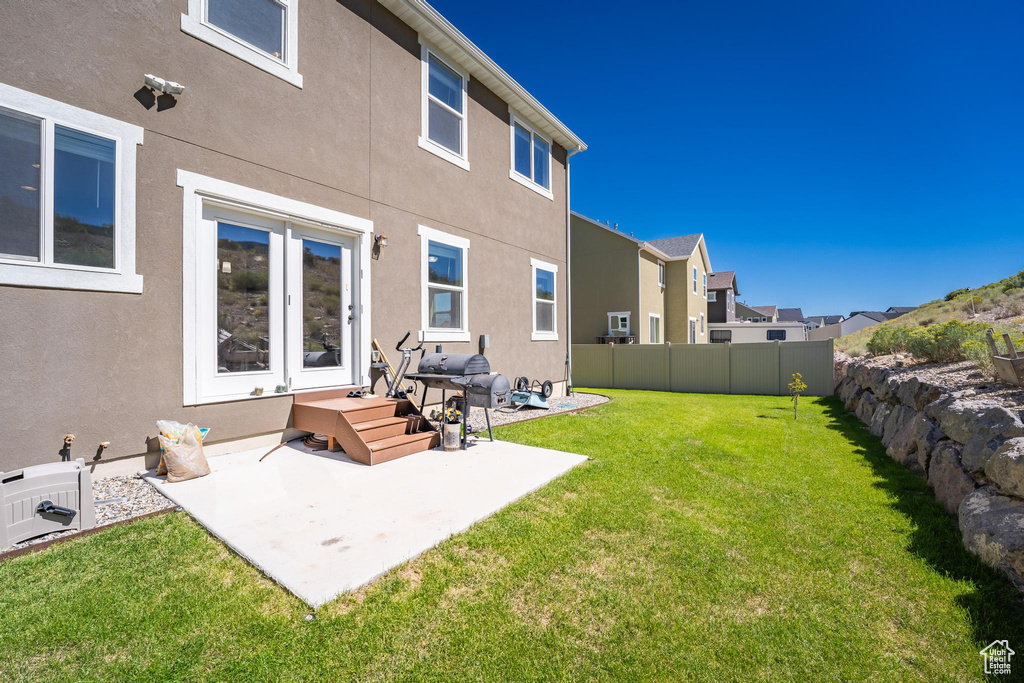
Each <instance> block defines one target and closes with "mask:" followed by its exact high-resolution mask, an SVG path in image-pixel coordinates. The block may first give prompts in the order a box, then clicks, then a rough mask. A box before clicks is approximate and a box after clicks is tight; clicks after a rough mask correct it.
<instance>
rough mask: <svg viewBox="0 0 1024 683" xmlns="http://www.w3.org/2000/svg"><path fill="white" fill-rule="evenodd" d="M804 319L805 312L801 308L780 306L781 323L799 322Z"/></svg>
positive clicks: (779, 317) (779, 318)
mask: <svg viewBox="0 0 1024 683" xmlns="http://www.w3.org/2000/svg"><path fill="white" fill-rule="evenodd" d="M803 319H804V312H803V311H802V310H800V309H799V308H780V309H779V311H778V320H779V322H781V323H798V322H800V321H802V320H803Z"/></svg>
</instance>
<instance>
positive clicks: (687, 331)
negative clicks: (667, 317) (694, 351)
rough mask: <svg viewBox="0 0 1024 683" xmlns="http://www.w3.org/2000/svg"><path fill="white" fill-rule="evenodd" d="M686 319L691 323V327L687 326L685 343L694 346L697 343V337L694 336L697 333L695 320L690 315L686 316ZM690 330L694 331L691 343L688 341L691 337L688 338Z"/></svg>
mask: <svg viewBox="0 0 1024 683" xmlns="http://www.w3.org/2000/svg"><path fill="white" fill-rule="evenodd" d="M688 317H689V319H690V322H691V323H693V325H692V327H689V326H688V327H687V329H686V341H687V342H689V343H691V344H696V343H697V335H696V332H697V319H696V318H694V317H693V316H692V315H691V316H688ZM691 329H692V330H693V331H694V335H693V337H692V339H693V341H690V339H691V337H690V330H691Z"/></svg>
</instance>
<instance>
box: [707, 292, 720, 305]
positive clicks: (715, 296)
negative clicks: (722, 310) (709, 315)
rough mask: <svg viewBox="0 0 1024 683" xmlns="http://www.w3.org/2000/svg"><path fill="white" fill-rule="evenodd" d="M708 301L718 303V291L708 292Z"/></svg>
mask: <svg viewBox="0 0 1024 683" xmlns="http://www.w3.org/2000/svg"><path fill="white" fill-rule="evenodd" d="M708 301H709V302H711V303H713V304H714V303H718V292H715V291H711V292H708Z"/></svg>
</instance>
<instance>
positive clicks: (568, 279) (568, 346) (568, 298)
mask: <svg viewBox="0 0 1024 683" xmlns="http://www.w3.org/2000/svg"><path fill="white" fill-rule="evenodd" d="M580 151H581V150H580V149H579V148H578V147H577V148H576V149H570V150H566V155H565V313H566V318H565V378H566V386H565V394H566V396H572V395H573V384H572V207H571V205H570V203H569V195H570V192H571V190H570V187H571V184H570V182H569V175H570V174H569V160H570V159H572V156H573V155H574V154H578V153H579V152H580Z"/></svg>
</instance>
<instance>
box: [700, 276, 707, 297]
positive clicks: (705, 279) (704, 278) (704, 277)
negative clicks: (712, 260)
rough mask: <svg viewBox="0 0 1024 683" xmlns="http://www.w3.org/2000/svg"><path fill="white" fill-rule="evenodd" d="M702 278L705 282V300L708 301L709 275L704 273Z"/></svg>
mask: <svg viewBox="0 0 1024 683" xmlns="http://www.w3.org/2000/svg"><path fill="white" fill-rule="evenodd" d="M701 278H702V279H703V281H704V282H703V287H704V290H703V291H704V300H705V301H706V300H707V298H708V274H707V273H702V274H701Z"/></svg>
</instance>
